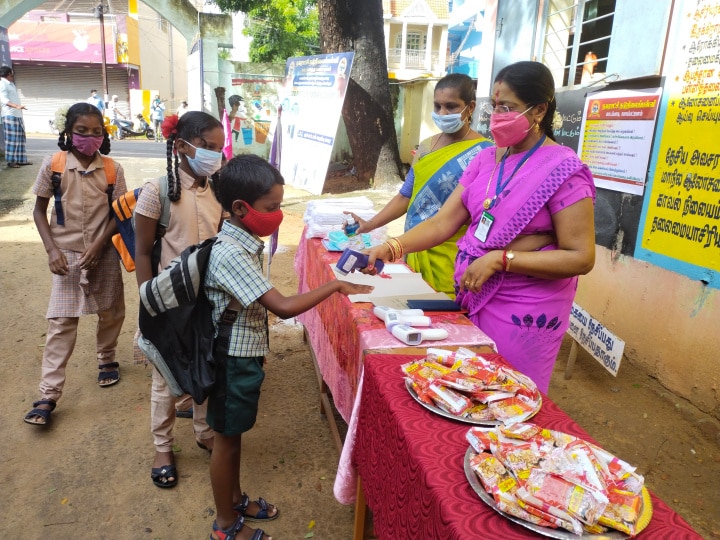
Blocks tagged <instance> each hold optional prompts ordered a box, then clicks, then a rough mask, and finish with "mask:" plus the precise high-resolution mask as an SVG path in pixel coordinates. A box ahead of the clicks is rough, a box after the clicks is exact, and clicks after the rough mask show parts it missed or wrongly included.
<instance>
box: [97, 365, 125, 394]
mask: <svg viewBox="0 0 720 540" xmlns="http://www.w3.org/2000/svg"><path fill="white" fill-rule="evenodd" d="M118 367H120V364H118V363H117V362H108V363H107V364H100V365H99V366H98V369H105V368H118ZM105 381H108V382H105ZM119 382H120V372H119V371H118V370H117V369H114V370H112V371H101V372H100V373H98V385H100V386H102V387H103V388H105V387H106V386H112V385H113V384H117V383H119Z"/></svg>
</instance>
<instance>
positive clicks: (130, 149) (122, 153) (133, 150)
mask: <svg viewBox="0 0 720 540" xmlns="http://www.w3.org/2000/svg"><path fill="white" fill-rule="evenodd" d="M111 149H112V150H111V152H110V156H112V157H113V158H125V157H129V158H132V157H138V158H165V152H166V146H165V143H164V142H163V143H156V142H154V141H149V140H147V139H146V138H144V137H143V138H140V137H138V138H134V139H124V140H122V141H112V144H111ZM27 150H28V155H33V156H34V155H42V156H47V155H50V154H52V153H53V152H56V151H57V150H58V146H57V138H55V137H50V136H45V137H33V136H30V137H28V141H27Z"/></svg>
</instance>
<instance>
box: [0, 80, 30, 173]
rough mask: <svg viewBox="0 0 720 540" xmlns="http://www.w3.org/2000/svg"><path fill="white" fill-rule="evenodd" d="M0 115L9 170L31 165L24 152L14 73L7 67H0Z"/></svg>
mask: <svg viewBox="0 0 720 540" xmlns="http://www.w3.org/2000/svg"><path fill="white" fill-rule="evenodd" d="M0 106H1V108H0V115H2V123H3V129H4V130H5V159H6V160H7V166H8V167H10V168H11V169H19V168H20V166H21V165H32V163H30V162H29V161H28V160H27V152H26V150H25V141H26V137H25V123H24V122H23V113H22V112H23V110H24V109H26V107H24V106H23V105H22V104H21V103H20V95H19V94H18V91H17V87H16V86H15V73H14V72H13V70H12V68H11V67H9V66H2V67H0Z"/></svg>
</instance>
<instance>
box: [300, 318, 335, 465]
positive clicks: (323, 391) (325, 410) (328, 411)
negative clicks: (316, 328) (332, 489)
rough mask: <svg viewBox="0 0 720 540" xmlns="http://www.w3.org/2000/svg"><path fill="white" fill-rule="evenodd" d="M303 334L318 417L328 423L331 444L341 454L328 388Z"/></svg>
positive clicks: (309, 343) (308, 341) (308, 340)
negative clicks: (314, 379) (312, 369)
mask: <svg viewBox="0 0 720 540" xmlns="http://www.w3.org/2000/svg"><path fill="white" fill-rule="evenodd" d="M303 333H304V335H305V337H306V341H307V344H308V349H309V350H310V357H311V358H312V361H313V366H314V367H315V375H316V376H317V381H318V391H319V393H320V415H325V418H326V419H327V421H328V427H329V428H330V434H331V435H332V437H333V442H334V443H335V447H336V448H337V450H338V453H342V447H343V440H342V437H341V436H340V430H339V429H338V425H337V422H336V421H335V413H334V412H333V407H332V405H331V404H330V395H329V391H328V386H327V384H326V383H325V381H324V380H323V377H322V373H320V366H319V365H318V361H317V358H316V356H315V351H313V348H312V345H311V342H310V339H308V336H307V328H306V329H305V330H304V332H303Z"/></svg>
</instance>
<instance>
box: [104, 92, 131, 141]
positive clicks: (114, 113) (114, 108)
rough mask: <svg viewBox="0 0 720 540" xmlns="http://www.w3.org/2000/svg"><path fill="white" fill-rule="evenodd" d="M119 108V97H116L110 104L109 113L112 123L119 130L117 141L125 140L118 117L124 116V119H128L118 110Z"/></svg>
mask: <svg viewBox="0 0 720 540" xmlns="http://www.w3.org/2000/svg"><path fill="white" fill-rule="evenodd" d="M119 106H120V103H119V102H118V97H117V95H114V96H113V97H112V100H111V101H110V103H108V107H107V112H108V116H109V117H110V123H111V124H112V125H113V126H115V127H116V128H117V134H116V135H117V139H118V140H121V139H122V138H123V134H122V125H121V124H120V119H119V118H118V116H122V117H123V118H124V119H127V117H126V116H125V115H124V114H123V113H121V112H120V109H118V107H119Z"/></svg>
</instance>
